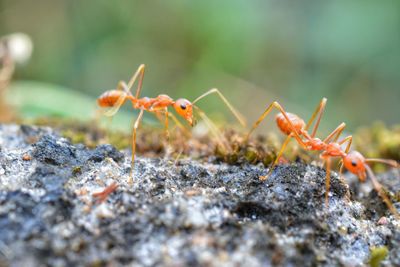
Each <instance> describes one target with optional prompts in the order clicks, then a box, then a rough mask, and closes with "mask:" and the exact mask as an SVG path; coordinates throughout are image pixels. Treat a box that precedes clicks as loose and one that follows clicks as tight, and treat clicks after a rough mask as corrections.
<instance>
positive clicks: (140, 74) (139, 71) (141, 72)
mask: <svg viewBox="0 0 400 267" xmlns="http://www.w3.org/2000/svg"><path fill="white" fill-rule="evenodd" d="M145 67H146V66H145V65H144V64H141V65H140V66H139V68H138V69H137V70H136V72H135V74H133V76H132V78H131V79H130V80H129V82H128V85H127V90H128V92H129V91H130V89H131V88H132V86H133V85H134V84H135V82H136V79H137V78H138V77H139V83H138V86H137V88H136V94H135V98H139V95H140V91H141V90H142V84H143V77H144V70H145Z"/></svg>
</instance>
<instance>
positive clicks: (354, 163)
mask: <svg viewBox="0 0 400 267" xmlns="http://www.w3.org/2000/svg"><path fill="white" fill-rule="evenodd" d="M343 164H344V166H345V167H346V169H347V170H349V171H350V172H351V173H354V174H355V175H357V176H358V179H360V181H361V182H364V181H365V179H366V177H367V173H366V171H365V165H366V163H365V158H364V157H363V155H361V153H359V152H357V151H351V152H350V153H349V154H347V155H346V156H345V157H344V158H343Z"/></svg>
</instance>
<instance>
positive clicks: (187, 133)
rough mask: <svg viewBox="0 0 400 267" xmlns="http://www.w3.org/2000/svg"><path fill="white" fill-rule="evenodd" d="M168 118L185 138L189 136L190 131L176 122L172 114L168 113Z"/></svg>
mask: <svg viewBox="0 0 400 267" xmlns="http://www.w3.org/2000/svg"><path fill="white" fill-rule="evenodd" d="M168 116H169V117H170V118H171V119H172V120H173V121H174V122H175V124H176V126H177V127H178V128H179V129H180V130H181V131H182V132H183V133H184V134H186V135H187V136H189V135H190V131H189V130H188V129H187V128H186V127H185V126H184V125H183V124H182V123H181V122H180V121H179V120H178V118H177V117H176V116H175V115H174V114H173V113H168Z"/></svg>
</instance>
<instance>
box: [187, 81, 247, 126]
mask: <svg viewBox="0 0 400 267" xmlns="http://www.w3.org/2000/svg"><path fill="white" fill-rule="evenodd" d="M210 94H217V95H218V96H219V97H220V98H221V100H222V101H223V102H224V103H225V105H226V106H227V107H228V108H229V110H230V111H231V112H232V114H233V115H234V116H235V117H236V119H237V120H238V122H239V123H240V124H241V125H242V126H243V127H245V126H246V119H245V118H244V116H243V115H242V114H240V112H239V111H237V110H236V109H235V108H234V107H233V106H232V104H231V103H229V101H228V100H227V99H226V98H225V97H224V95H223V94H222V93H221V92H220V91H219V90H218V89H217V88H213V89H210V90H209V91H207V92H205V93H204V94H202V95H201V96H199V97H198V98H196V99H195V100H194V101H193V104H195V103H196V102H197V101H199V100H200V99H202V98H204V97H206V96H208V95H210Z"/></svg>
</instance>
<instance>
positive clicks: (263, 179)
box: [260, 135, 292, 181]
mask: <svg viewBox="0 0 400 267" xmlns="http://www.w3.org/2000/svg"><path fill="white" fill-rule="evenodd" d="M290 139H292V135H288V136H287V137H286V139H285V142H283V144H282V147H281V149H280V150H279V153H278V155H277V156H276V159H275V161H274V163H272V166H271V168H270V169H269V171H268V173H267V175H265V176H260V180H262V181H265V180H267V179H268V178H269V177H270V176H271V174H272V172H273V170H274V168H275V166H276V165H277V164H278V162H279V159H280V158H281V156H282V154H283V151H284V150H285V148H286V146H287V145H288V144H289V142H290Z"/></svg>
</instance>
